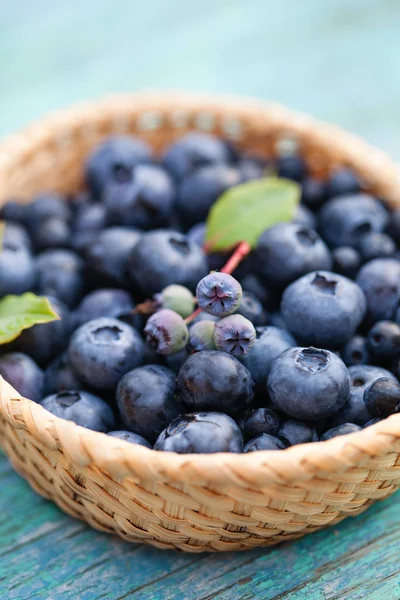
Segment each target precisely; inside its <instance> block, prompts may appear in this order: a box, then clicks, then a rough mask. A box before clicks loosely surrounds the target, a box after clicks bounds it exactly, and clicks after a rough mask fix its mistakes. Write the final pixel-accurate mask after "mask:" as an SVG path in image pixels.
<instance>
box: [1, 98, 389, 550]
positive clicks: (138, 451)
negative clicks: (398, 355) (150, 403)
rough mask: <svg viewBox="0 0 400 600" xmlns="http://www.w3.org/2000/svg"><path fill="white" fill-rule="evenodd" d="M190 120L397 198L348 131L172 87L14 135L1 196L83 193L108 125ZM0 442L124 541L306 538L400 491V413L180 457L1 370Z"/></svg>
mask: <svg viewBox="0 0 400 600" xmlns="http://www.w3.org/2000/svg"><path fill="white" fill-rule="evenodd" d="M190 129H200V130H203V131H211V132H214V133H216V134H218V135H224V136H225V137H228V138H232V139H234V140H235V141H236V142H237V143H238V145H239V146H240V147H242V148H246V149H249V150H257V152H259V153H260V152H261V153H263V154H264V155H266V156H270V155H272V154H273V153H274V152H276V150H277V147H278V146H279V143H281V140H282V138H287V137H289V138H292V137H294V138H296V140H297V142H298V144H299V146H300V148H301V151H302V153H303V154H304V156H305V157H306V158H307V160H308V163H309V166H310V168H311V170H312V171H313V172H314V173H315V174H317V175H325V174H327V173H328V172H329V170H330V169H332V168H333V167H334V166H336V165H339V164H346V165H349V166H351V167H353V168H354V169H355V170H356V171H357V172H358V174H359V175H360V176H361V177H362V179H363V181H364V184H365V187H366V188H367V189H371V191H372V192H373V193H376V194H378V195H380V196H382V197H385V198H386V199H387V200H388V201H389V202H390V203H391V204H392V205H395V204H398V203H400V170H399V168H398V167H397V165H396V164H395V163H393V162H392V161H391V160H390V159H389V158H388V157H386V156H385V154H383V153H382V152H380V151H378V150H376V149H374V148H371V147H370V146H368V145H367V144H365V143H364V142H363V141H361V140H360V139H358V138H356V137H354V136H352V135H349V134H347V133H345V132H342V131H340V130H339V129H336V128H335V127H332V126H329V125H326V124H322V123H318V122H315V121H314V120H312V119H310V118H308V117H305V116H302V115H298V114H294V113H292V112H289V111H287V110H285V109H283V108H280V107H278V106H275V105H269V104H263V103H260V102H256V101H253V100H244V99H242V100H233V99H232V98H227V97H217V98H211V99H210V98H208V97H205V96H204V97H203V96H201V95H196V96H185V95H182V94H172V93H170V94H162V95H161V94H140V95H132V96H122V97H115V98H109V99H106V100H103V101H101V102H98V103H94V104H82V105H81V106H77V107H75V108H74V109H72V110H68V111H65V112H60V113H58V114H56V115H54V116H52V117H49V118H47V119H45V120H43V121H41V122H39V123H37V124H35V125H33V126H31V127H30V128H29V129H27V130H26V131H24V132H22V133H21V134H17V135H14V136H12V137H10V138H8V139H6V140H5V141H4V142H3V144H2V145H0V198H1V199H2V200H4V199H7V198H11V197H14V198H18V199H21V200H22V201H23V200H24V199H25V200H28V199H29V198H30V197H32V195H34V194H35V193H37V192H39V191H44V190H50V189H52V190H57V191H60V192H64V193H67V192H72V191H75V190H77V189H79V187H80V186H81V185H82V163H83V160H84V158H85V156H86V154H87V153H88V151H89V150H90V149H91V148H93V147H94V146H95V145H96V144H97V143H98V142H99V141H100V140H101V139H102V138H103V137H104V136H106V135H108V134H110V133H115V132H119V133H125V132H130V133H138V134H139V135H141V136H143V137H144V138H145V139H147V140H149V141H150V142H151V143H152V145H153V146H154V148H155V149H156V150H157V151H159V150H162V149H163V147H164V146H165V145H167V144H169V143H170V142H171V141H172V140H174V139H176V138H177V137H179V136H181V135H182V133H184V132H185V131H187V130H190ZM0 444H1V446H2V447H3V448H4V450H5V452H6V453H7V455H8V456H9V458H10V460H11V461H12V463H13V465H14V467H15V468H16V469H17V471H18V472H19V473H20V474H21V475H22V476H23V477H25V479H27V480H28V481H29V483H30V484H31V485H32V487H33V488H34V489H35V490H36V491H37V492H39V493H40V494H42V495H43V496H45V497H46V498H49V499H51V500H53V501H54V502H56V504H58V506H59V507H60V508H62V509H63V510H64V511H66V512H67V513H69V514H71V515H73V516H74V517H77V518H79V519H83V520H85V521H87V522H88V523H89V524H90V525H92V526H93V527H95V528H97V529H101V530H103V531H108V532H111V533H116V534H118V535H119V536H121V537H122V538H124V539H126V540H129V541H137V542H146V543H149V544H152V545H154V546H157V547H159V548H177V549H180V550H185V551H190V552H201V551H203V550H209V551H222V550H243V549H246V548H251V547H255V546H268V545H272V544H276V543H277V542H280V541H282V540H287V539H293V538H296V537H300V536H302V535H304V534H305V533H309V532H312V531H315V530H317V529H320V528H322V527H325V526H327V525H333V524H335V523H338V522H339V521H341V520H342V519H343V518H345V517H346V516H348V515H356V514H359V513H360V512H362V511H363V510H365V509H366V508H367V507H368V506H369V505H370V504H371V503H372V502H374V501H375V500H378V499H382V498H385V497H387V496H389V495H390V494H391V493H393V492H394V491H395V490H396V489H397V488H398V487H400V458H399V457H400V415H396V416H392V417H390V418H389V419H386V420H385V421H382V422H381V423H378V424H377V425H374V426H372V427H369V428H367V429H366V430H364V431H361V432H358V433H354V434H351V435H349V436H343V437H338V438H334V439H332V440H330V441H327V442H323V443H317V444H305V445H301V446H294V447H292V448H289V449H287V450H281V451H275V452H271V451H265V452H255V453H250V454H243V455H237V454H214V455H176V454H173V453H166V452H155V451H152V450H148V449H146V448H143V447H140V446H135V445H133V444H129V443H127V442H124V441H121V440H118V439H116V438H111V437H108V436H105V435H103V434H100V433H95V432H92V431H89V430H86V429H83V428H81V427H78V426H76V425H75V424H73V423H71V422H68V421H63V420H61V419H58V418H56V417H54V416H53V415H51V414H50V413H48V412H47V411H46V410H44V409H43V408H42V407H41V406H39V405H38V404H35V403H34V402H31V401H30V400H27V399H26V398H22V397H21V396H20V395H19V394H18V393H17V392H16V391H15V390H14V389H13V388H12V387H11V386H10V385H9V384H8V383H6V382H5V381H4V380H2V379H1V378H0Z"/></svg>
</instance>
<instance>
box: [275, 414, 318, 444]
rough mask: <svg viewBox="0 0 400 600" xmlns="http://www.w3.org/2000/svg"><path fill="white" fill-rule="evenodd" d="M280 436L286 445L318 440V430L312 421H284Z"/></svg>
mask: <svg viewBox="0 0 400 600" xmlns="http://www.w3.org/2000/svg"><path fill="white" fill-rule="evenodd" d="M278 437H279V439H280V440H282V442H283V443H284V444H285V445H286V446H295V445H296V444H308V443H309V442H317V441H318V436H317V432H316V431H315V428H314V426H313V425H312V423H306V422H305V421H298V420H297V419H288V420H287V421H284V422H283V423H282V425H281V427H280V429H279V432H278Z"/></svg>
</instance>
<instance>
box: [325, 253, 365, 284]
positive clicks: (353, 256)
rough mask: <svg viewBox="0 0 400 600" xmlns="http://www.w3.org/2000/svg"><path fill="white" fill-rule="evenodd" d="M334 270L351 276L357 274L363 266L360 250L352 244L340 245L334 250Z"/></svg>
mask: <svg viewBox="0 0 400 600" xmlns="http://www.w3.org/2000/svg"><path fill="white" fill-rule="evenodd" d="M332 257H333V270H334V271H335V273H339V274H340V275H344V276H345V277H350V278H351V279H352V278H353V277H355V276H356V274H357V273H358V270H359V268H360V267H361V256H360V253H359V251H358V250H356V249H355V248H352V247H351V246H339V247H338V248H335V249H334V250H333V252H332Z"/></svg>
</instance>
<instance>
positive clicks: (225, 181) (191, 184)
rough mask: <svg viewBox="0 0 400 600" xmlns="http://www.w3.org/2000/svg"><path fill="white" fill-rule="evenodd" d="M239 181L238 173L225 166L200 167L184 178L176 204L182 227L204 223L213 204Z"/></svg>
mask: <svg viewBox="0 0 400 600" xmlns="http://www.w3.org/2000/svg"><path fill="white" fill-rule="evenodd" d="M239 181H240V175H239V172H238V171H237V170H236V169H233V168H232V167H229V166H226V165H211V166H208V167H202V168H201V169H197V170H196V171H195V172H194V173H191V174H190V175H188V176H187V177H185V179H184V180H183V181H182V183H181V185H180V187H179V190H178V196H177V204H176V206H177V209H178V212H179V215H180V217H181V219H182V222H183V225H184V226H185V227H186V228H189V227H192V226H193V225H195V224H196V223H201V222H203V221H205V219H206V218H207V215H208V212H209V210H210V208H211V207H212V205H213V204H214V202H215V201H216V200H217V199H218V198H219V197H220V196H221V195H222V194H223V193H224V192H225V191H226V190H228V189H229V188H231V187H233V186H235V185H237V184H238V183H239Z"/></svg>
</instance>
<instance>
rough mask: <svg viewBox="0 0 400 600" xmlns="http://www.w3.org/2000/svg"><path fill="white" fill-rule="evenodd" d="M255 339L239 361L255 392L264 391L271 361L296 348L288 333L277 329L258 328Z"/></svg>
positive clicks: (271, 327) (270, 327)
mask: <svg viewBox="0 0 400 600" xmlns="http://www.w3.org/2000/svg"><path fill="white" fill-rule="evenodd" d="M256 332H257V337H256V340H255V342H254V345H253V347H252V348H251V349H250V351H249V352H248V353H247V354H246V355H245V356H243V357H242V358H241V359H240V361H241V362H242V363H243V364H244V365H245V367H247V368H248V370H249V371H250V373H251V375H252V377H253V379H254V382H255V384H256V389H257V392H258V393H260V394H262V393H265V390H266V378H267V377H268V375H269V372H270V370H271V366H272V364H273V361H274V360H275V359H276V358H278V356H280V355H281V354H282V352H284V350H287V349H288V348H292V347H293V346H296V341H295V339H294V338H293V337H292V336H291V334H290V333H289V332H288V331H285V330H284V329H280V328H278V327H273V326H269V327H258V328H257V329H256Z"/></svg>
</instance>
